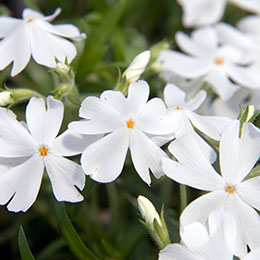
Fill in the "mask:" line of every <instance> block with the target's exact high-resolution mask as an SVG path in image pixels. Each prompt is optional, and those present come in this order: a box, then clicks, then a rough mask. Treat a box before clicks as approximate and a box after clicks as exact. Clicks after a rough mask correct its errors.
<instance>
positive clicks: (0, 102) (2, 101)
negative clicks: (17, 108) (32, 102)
mask: <svg viewBox="0 0 260 260" xmlns="http://www.w3.org/2000/svg"><path fill="white" fill-rule="evenodd" d="M12 102H13V99H12V97H11V92H10V91H2V92H0V106H6V105H9V104H11V103H12Z"/></svg>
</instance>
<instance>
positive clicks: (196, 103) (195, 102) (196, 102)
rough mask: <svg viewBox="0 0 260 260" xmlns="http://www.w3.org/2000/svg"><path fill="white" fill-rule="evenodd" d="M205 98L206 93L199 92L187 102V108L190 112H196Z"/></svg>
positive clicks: (203, 91)
mask: <svg viewBox="0 0 260 260" xmlns="http://www.w3.org/2000/svg"><path fill="white" fill-rule="evenodd" d="M206 97H207V92H206V91H205V90H200V91H199V92H198V93H197V95H196V96H195V97H194V98H192V99H191V100H189V101H188V102H187V108H188V109H189V110H192V111H194V110H197V109H198V108H199V107H200V106H201V104H202V103H203V102H204V101H205V99H206Z"/></svg>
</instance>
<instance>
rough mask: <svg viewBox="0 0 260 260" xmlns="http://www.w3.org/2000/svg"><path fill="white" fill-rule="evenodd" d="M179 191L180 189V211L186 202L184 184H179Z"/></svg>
mask: <svg viewBox="0 0 260 260" xmlns="http://www.w3.org/2000/svg"><path fill="white" fill-rule="evenodd" d="M180 191H181V212H182V211H183V210H184V208H185V207H186V206H187V204H188V200H187V187H186V185H184V184H181V185H180Z"/></svg>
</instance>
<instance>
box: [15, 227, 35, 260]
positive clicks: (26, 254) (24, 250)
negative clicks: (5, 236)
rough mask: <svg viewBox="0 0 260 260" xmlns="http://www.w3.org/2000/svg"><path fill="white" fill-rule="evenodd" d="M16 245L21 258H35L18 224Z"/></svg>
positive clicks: (32, 259)
mask: <svg viewBox="0 0 260 260" xmlns="http://www.w3.org/2000/svg"><path fill="white" fill-rule="evenodd" d="M18 245H19V250H20V254H21V258H22V260H35V258H34V256H33V254H32V252H31V250H30V248H29V246H28V243H27V240H26V237H25V234H24V231H23V227H22V226H20V228H19V233H18Z"/></svg>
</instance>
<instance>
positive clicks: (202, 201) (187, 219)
mask: <svg viewBox="0 0 260 260" xmlns="http://www.w3.org/2000/svg"><path fill="white" fill-rule="evenodd" d="M226 199H227V193H226V192H225V191H224V190H217V191H213V192H210V193H208V194H205V195H203V196H201V197H199V198H197V199H196V200H194V201H193V202H191V203H190V204H189V205H188V206H187V207H186V208H185V209H184V211H183V212H182V214H181V216H180V222H181V225H188V224H192V223H194V222H200V223H202V224H206V222H207V219H208V216H209V215H210V213H212V212H214V211H216V210H223V209H224V206H225V201H226Z"/></svg>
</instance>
